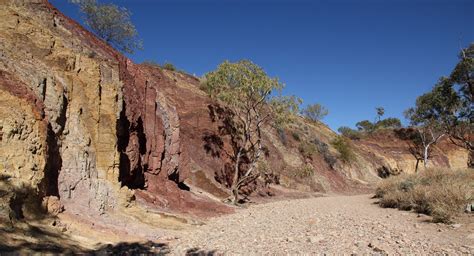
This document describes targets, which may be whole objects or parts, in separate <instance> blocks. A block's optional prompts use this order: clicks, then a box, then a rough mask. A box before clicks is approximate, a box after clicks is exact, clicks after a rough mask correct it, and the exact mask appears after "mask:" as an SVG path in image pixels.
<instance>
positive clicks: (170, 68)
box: [163, 62, 176, 71]
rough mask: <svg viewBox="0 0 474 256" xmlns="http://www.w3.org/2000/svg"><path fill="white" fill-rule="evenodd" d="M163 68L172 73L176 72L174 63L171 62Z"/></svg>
mask: <svg viewBox="0 0 474 256" xmlns="http://www.w3.org/2000/svg"><path fill="white" fill-rule="evenodd" d="M163 68H164V69H166V70H170V71H176V67H175V66H174V65H173V64H172V63H169V62H167V63H165V64H163Z"/></svg>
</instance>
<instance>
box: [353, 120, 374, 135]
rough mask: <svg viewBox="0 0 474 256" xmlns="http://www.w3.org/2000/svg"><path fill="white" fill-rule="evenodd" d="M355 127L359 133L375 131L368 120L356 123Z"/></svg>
mask: <svg viewBox="0 0 474 256" xmlns="http://www.w3.org/2000/svg"><path fill="white" fill-rule="evenodd" d="M356 127H357V129H358V130H359V131H361V132H368V133H370V132H373V131H374V130H375V125H374V124H373V123H372V122H370V121H369V120H363V121H360V122H358V123H356Z"/></svg>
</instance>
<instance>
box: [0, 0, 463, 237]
mask: <svg viewBox="0 0 474 256" xmlns="http://www.w3.org/2000/svg"><path fill="white" fill-rule="evenodd" d="M0 7H1V8H0V39H1V40H0V175H1V177H0V178H1V179H0V196H1V199H0V210H1V212H0V217H1V218H4V219H5V220H8V221H10V222H14V220H16V219H22V218H26V219H28V218H34V217H35V215H36V214H38V213H40V212H41V209H44V210H47V211H49V212H50V213H52V214H58V213H59V212H62V211H64V212H65V213H68V214H72V215H74V216H79V217H87V216H96V217H97V216H101V218H106V217H107V216H114V217H113V218H112V217H110V218H111V219H105V220H103V222H104V223H108V224H109V225H111V226H114V227H118V228H124V229H125V228H129V229H131V230H133V228H130V225H129V222H130V223H134V222H137V221H138V222H140V221H143V220H145V219H147V218H151V217H149V215H150V212H157V211H158V212H160V213H172V214H180V216H183V217H185V218H188V217H189V218H196V217H198V218H199V217H207V216H214V215H218V214H222V213H228V212H231V211H232V208H230V207H228V206H226V205H224V204H222V203H221V202H220V199H223V198H225V197H226V196H227V195H228V191H227V189H226V188H225V186H223V185H222V184H220V183H218V182H217V181H216V179H215V176H216V173H218V172H219V171H222V170H223V169H225V166H226V164H228V163H229V159H228V158H226V156H225V155H224V154H223V153H222V152H220V151H219V148H221V147H223V148H225V147H228V146H229V145H228V143H227V138H220V139H221V141H217V147H216V141H215V140H210V138H215V137H214V135H216V134H218V127H219V122H217V121H215V120H213V118H212V116H211V115H210V109H209V108H210V105H211V103H212V102H211V101H210V99H209V98H208V97H207V96H206V95H205V93H204V92H202V91H201V90H200V89H199V80H198V79H197V78H195V77H192V76H189V75H186V74H182V73H178V72H172V71H167V70H161V69H160V68H157V67H153V66H147V65H137V64H135V63H133V62H132V61H130V60H129V59H127V58H126V57H124V56H122V55H121V54H119V53H118V52H116V51H115V50H114V49H112V48H111V47H109V46H108V45H106V44H105V43H104V42H102V41H101V40H99V39H97V38H96V37H95V36H94V35H92V34H91V33H89V32H88V31H86V30H85V29H84V28H82V27H81V26H80V25H79V24H77V23H76V22H74V21H72V20H70V19H69V18H67V17H65V16H64V15H63V14H61V13H60V12H59V11H58V10H57V9H55V8H54V7H53V6H51V5H50V4H49V3H48V2H47V1H46V0H1V1H0ZM335 136H336V134H335V133H334V132H333V131H331V130H330V129H329V128H328V127H326V126H325V125H323V124H314V123H308V122H306V121H305V120H303V119H298V120H297V123H296V124H293V125H292V126H291V127H288V128H287V129H285V130H282V131H277V130H275V129H273V128H271V127H267V128H266V129H265V134H264V137H265V146H266V148H267V149H268V154H267V155H266V163H267V165H268V168H267V170H266V171H267V173H270V174H274V176H277V177H279V183H280V184H281V186H283V187H287V188H293V189H296V190H299V191H305V192H311V191H319V192H339V193H340V192H352V191H356V190H366V189H367V188H368V187H370V185H371V184H373V183H374V182H376V181H378V180H379V179H380V178H379V176H378V172H379V170H380V168H385V169H388V170H391V171H393V170H402V171H405V172H413V170H414V167H415V163H416V161H415V159H414V158H413V157H412V156H411V155H410V154H409V153H408V150H407V145H406V144H405V142H403V141H401V140H398V139H397V138H395V137H394V136H391V135H390V134H381V135H377V136H379V137H377V136H375V137H370V138H366V139H363V140H361V141H353V142H351V143H350V144H351V147H352V148H353V150H354V152H355V155H356V158H355V160H354V161H352V162H351V163H344V162H343V161H341V160H338V152H337V151H336V150H335V149H334V148H333V147H332V146H331V143H330V141H331V140H332V139H334V137H335ZM303 142H309V143H312V144H314V145H315V146H316V149H317V150H316V152H314V154H312V155H311V156H308V155H306V154H302V153H301V150H300V149H301V145H302V144H303ZM219 145H220V146H219ZM436 152H437V154H436V157H435V159H434V161H433V164H435V165H440V166H446V167H453V168H463V167H465V166H466V162H467V153H466V152H465V151H463V150H461V149H459V148H456V147H453V146H450V145H449V144H448V143H447V142H445V143H442V144H441V145H440V146H439V147H438V149H437V151H436ZM307 170H311V171H309V172H308V171H307ZM262 184H264V182H263V181H261V182H260V185H258V186H257V188H258V189H257V191H256V192H254V193H253V195H259V196H268V195H271V194H275V193H277V194H278V193H283V192H279V190H274V191H272V190H271V189H270V188H268V187H265V186H264V185H262ZM130 215H133V216H134V217H133V218H131V219H128V220H127V221H124V218H125V219H126V218H127V217H126V216H130ZM104 216H105V217H104ZM97 220H99V219H97ZM179 221H181V220H177V222H179ZM158 222H159V221H158ZM135 228H136V230H140V231H143V230H144V229H146V228H144V227H142V226H140V225H138V226H136V227H135ZM131 232H132V231H131ZM143 232H145V231H143ZM145 233H146V232H145Z"/></svg>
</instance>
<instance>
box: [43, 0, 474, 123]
mask: <svg viewBox="0 0 474 256" xmlns="http://www.w3.org/2000/svg"><path fill="white" fill-rule="evenodd" d="M51 2H52V3H53V4H54V5H55V6H56V7H58V8H59V9H60V10H62V11H63V12H64V13H66V15H68V16H71V17H73V18H75V19H79V17H80V16H79V14H78V10H77V8H76V7H75V6H73V5H71V4H68V3H67V2H66V1H65V0H51ZM113 2H114V3H116V4H118V5H120V6H124V7H126V8H127V9H129V10H130V11H131V12H132V13H133V16H132V20H133V22H134V24H135V25H136V27H137V30H138V32H139V34H140V37H141V38H142V39H143V42H144V50H143V51H138V52H136V53H135V54H133V55H130V56H129V57H130V58H131V59H133V60H134V61H136V62H141V61H143V60H155V61H158V62H160V63H161V62H164V61H169V62H172V63H174V64H175V65H176V66H177V67H178V68H180V69H183V70H185V71H187V72H188V73H191V74H196V75H202V74H204V73H206V72H208V71H210V70H213V69H215V68H216V66H217V65H218V64H219V63H221V62H222V61H224V60H231V61H235V60H239V59H244V58H245V59H251V60H252V61H254V62H255V63H257V64H258V65H260V66H262V67H263V68H264V69H265V70H266V71H267V72H268V73H269V74H270V75H271V76H278V77H279V78H280V80H281V81H283V82H284V83H285V84H286V85H287V87H286V89H285V94H295V95H297V96H300V97H301V98H303V100H304V102H305V104H308V103H321V104H322V105H324V106H326V107H327V108H328V109H329V111H330V113H329V115H328V116H327V117H326V118H325V119H324V120H323V121H324V122H325V123H327V124H328V125H329V126H330V127H331V128H333V129H337V128H338V127H340V126H343V125H345V126H354V124H355V123H356V122H357V121H360V120H363V119H369V120H373V119H374V117H375V109H374V108H375V107H376V106H383V107H385V110H386V116H385V117H389V116H390V117H399V118H401V119H402V120H403V115H402V113H403V111H404V110H405V109H406V108H408V107H410V106H412V105H413V104H414V101H415V99H416V97H417V96H418V95H420V94H422V93H424V92H426V91H428V90H430V88H431V87H432V86H433V84H434V83H435V82H436V81H437V80H438V78H439V77H440V76H442V75H448V74H449V73H450V71H451V70H452V68H453V67H454V65H455V64H456V62H457V54H458V52H459V49H460V48H459V47H460V45H462V46H464V47H465V46H467V45H468V44H469V43H471V42H474V0H383V1H377V0H332V1H330V0H314V1H304V0H301V1H298V0H296V1H295V0H276V1H271V0H253V1H251V0H241V1H238V0H213V1H211V0H203V1H200V0H167V1H165V0H117V1H113Z"/></svg>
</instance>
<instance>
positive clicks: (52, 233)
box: [0, 195, 474, 255]
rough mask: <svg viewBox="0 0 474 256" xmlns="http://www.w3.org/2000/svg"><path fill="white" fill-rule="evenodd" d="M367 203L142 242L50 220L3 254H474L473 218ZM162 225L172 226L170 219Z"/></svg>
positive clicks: (27, 229) (298, 202)
mask: <svg viewBox="0 0 474 256" xmlns="http://www.w3.org/2000/svg"><path fill="white" fill-rule="evenodd" d="M370 197H371V196H370V195H357V196H327V197H316V198H306V199H292V200H284V201H277V202H270V203H264V204H257V205H248V206H247V207H245V208H241V209H238V210H237V211H236V213H235V214H231V215H226V216H221V217H218V218H213V219H209V220H207V221H206V222H204V223H198V224H196V223H194V224H193V225H190V224H186V225H183V224H180V225H177V226H176V229H162V228H151V227H152V226H160V225H152V222H150V223H148V224H147V225H146V229H147V232H144V234H146V235H145V236H143V235H139V234H140V230H137V229H135V230H133V232H123V233H120V232H116V231H111V230H109V229H107V228H100V227H97V226H93V225H91V224H87V222H86V221H85V222H83V224H78V223H75V224H73V223H74V221H73V219H68V218H70V216H69V217H68V216H63V217H62V221H58V223H55V225H54V226H53V225H52V223H51V221H52V222H53V223H54V220H42V221H40V222H36V223H35V224H21V225H17V227H16V228H14V229H12V228H10V229H9V228H2V229H0V251H3V252H18V251H20V252H55V253H72V252H83V253H90V254H116V253H123V252H128V253H129V254H130V255H134V254H138V253H142V254H143V253H145V254H172V255H221V254H223V255H235V254H240V255H262V254H266V255H268V254H271V255H275V254H276V255H287V254H292V255H294V254H329V255H334V254H338V255H340V254H356V255H367V254H373V255H385V254H389V255H394V254H395V255H399V254H402V255H406V254H412V255H413V254H416V255H428V254H434V253H441V254H449V255H473V254H474V221H473V220H474V216H472V215H471V216H467V215H466V216H463V217H462V218H460V219H457V220H456V221H457V222H458V224H452V225H446V224H435V223H431V222H430V217H428V216H425V215H419V214H416V213H413V212H404V211H399V210H395V209H383V208H380V207H379V206H378V205H377V204H375V202H376V200H374V199H371V198H370ZM68 222H69V223H70V224H67V223H68ZM167 222H168V223H169V224H170V225H171V224H172V223H174V222H175V221H173V222H170V221H168V220H167ZM157 224H159V223H157ZM168 228H169V227H168ZM143 229H145V226H144V227H143ZM150 230H151V231H150ZM147 240H148V241H147ZM4 254H5V253H2V254H1V255H4Z"/></svg>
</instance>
